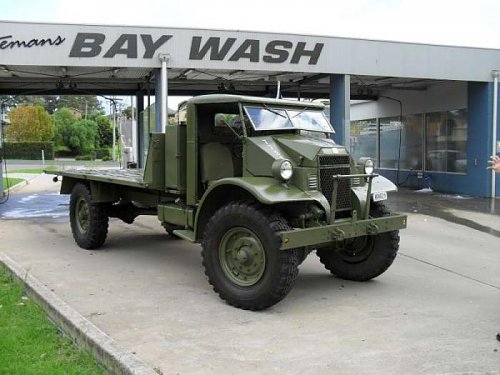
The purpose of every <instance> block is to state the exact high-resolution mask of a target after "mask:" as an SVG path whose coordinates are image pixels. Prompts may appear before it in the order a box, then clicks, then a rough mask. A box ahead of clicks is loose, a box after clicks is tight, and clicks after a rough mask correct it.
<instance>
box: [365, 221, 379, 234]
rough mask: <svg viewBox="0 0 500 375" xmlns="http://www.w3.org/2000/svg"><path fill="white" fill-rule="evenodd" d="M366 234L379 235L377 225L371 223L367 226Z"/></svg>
mask: <svg viewBox="0 0 500 375" xmlns="http://www.w3.org/2000/svg"><path fill="white" fill-rule="evenodd" d="M366 233H368V234H371V235H373V234H377V233H378V226H377V224H375V223H370V224H368V225H367V226H366Z"/></svg>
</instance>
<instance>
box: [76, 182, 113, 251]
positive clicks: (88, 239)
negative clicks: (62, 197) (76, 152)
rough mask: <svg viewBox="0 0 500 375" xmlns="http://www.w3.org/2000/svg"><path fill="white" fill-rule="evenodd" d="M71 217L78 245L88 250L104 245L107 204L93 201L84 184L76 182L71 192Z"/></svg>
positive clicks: (106, 227) (106, 225)
mask: <svg viewBox="0 0 500 375" xmlns="http://www.w3.org/2000/svg"><path fill="white" fill-rule="evenodd" d="M69 217H70V223H71V232H72V233H73V238H74V239H75V241H76V243H77V244H78V246H80V247H81V248H84V249H87V250H93V249H97V248H99V247H101V246H102V244H103V243H104V241H105V240H106V236H107V234H108V213H107V206H106V205H104V204H102V203H101V204H96V203H92V196H91V194H90V191H89V189H88V187H87V186H85V185H84V184H76V185H75V187H74V188H73V191H72V192H71V197H70V200H69Z"/></svg>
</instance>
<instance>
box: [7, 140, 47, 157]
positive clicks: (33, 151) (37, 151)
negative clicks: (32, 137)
mask: <svg viewBox="0 0 500 375" xmlns="http://www.w3.org/2000/svg"><path fill="white" fill-rule="evenodd" d="M3 147H4V152H5V153H4V155H5V158H6V159H22V160H42V150H44V153H45V160H54V144H53V143H52V142H4V144H3Z"/></svg>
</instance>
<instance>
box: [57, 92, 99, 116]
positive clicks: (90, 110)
mask: <svg viewBox="0 0 500 375" xmlns="http://www.w3.org/2000/svg"><path fill="white" fill-rule="evenodd" d="M65 107H66V108H76V109H78V110H79V111H80V112H82V114H83V116H85V114H87V119H90V118H95V117H96V116H99V115H103V114H104V110H103V108H102V105H101V102H100V101H99V99H98V98H97V96H90V95H85V96H77V95H62V96H60V97H59V98H58V100H57V108H58V109H61V108H65Z"/></svg>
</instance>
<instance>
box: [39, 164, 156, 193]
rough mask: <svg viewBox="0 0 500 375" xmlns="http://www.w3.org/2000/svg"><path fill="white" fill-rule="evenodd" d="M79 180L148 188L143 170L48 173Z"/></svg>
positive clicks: (77, 170) (80, 170)
mask: <svg viewBox="0 0 500 375" xmlns="http://www.w3.org/2000/svg"><path fill="white" fill-rule="evenodd" d="M48 173H51V174H55V175H57V176H63V177H69V178H75V179H78V180H89V181H100V182H107V183H111V184H117V185H125V186H132V187H138V188H147V185H146V183H145V182H144V177H143V176H144V170H143V169H67V170H62V171H55V172H48Z"/></svg>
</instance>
